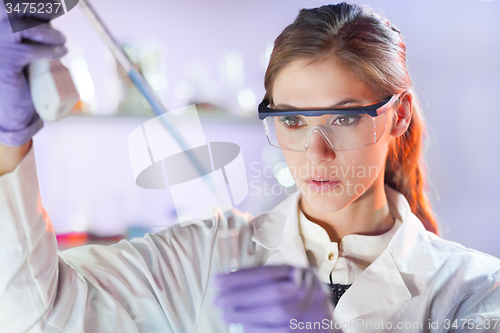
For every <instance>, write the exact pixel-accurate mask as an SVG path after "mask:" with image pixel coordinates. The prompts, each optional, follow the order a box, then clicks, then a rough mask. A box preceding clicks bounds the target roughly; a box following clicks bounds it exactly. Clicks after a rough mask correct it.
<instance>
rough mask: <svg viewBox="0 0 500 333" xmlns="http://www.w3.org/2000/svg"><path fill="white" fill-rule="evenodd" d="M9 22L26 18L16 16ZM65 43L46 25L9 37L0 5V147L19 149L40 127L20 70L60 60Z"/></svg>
mask: <svg viewBox="0 0 500 333" xmlns="http://www.w3.org/2000/svg"><path fill="white" fill-rule="evenodd" d="M27 15H33V14H27ZM13 19H15V20H23V19H26V17H24V16H23V15H22V14H20V15H16V17H15V18H13ZM29 19H32V18H29ZM65 42H66V38H65V37H64V35H63V34H62V33H61V32H59V31H57V30H55V29H53V28H52V27H51V26H50V24H49V23H46V24H42V25H39V26H37V27H34V28H31V29H28V30H24V31H21V32H18V33H12V29H11V26H10V23H9V19H8V17H7V13H6V10H5V8H4V7H3V5H0V143H2V144H4V145H7V146H13V147H16V146H21V145H23V144H25V143H27V142H29V141H30V140H31V138H32V137H33V135H35V134H36V132H38V131H39V130H40V129H41V128H42V127H43V121H42V119H40V117H39V116H38V114H37V113H36V112H35V108H34V106H33V101H32V100H31V94H30V90H29V85H28V80H27V79H26V76H25V75H24V73H23V69H24V67H26V66H27V65H28V64H30V63H31V62H33V61H35V60H39V59H43V58H48V59H57V58H60V57H62V56H64V55H65V54H66V53H67V49H66V48H65V47H64V46H63V44H64V43H65Z"/></svg>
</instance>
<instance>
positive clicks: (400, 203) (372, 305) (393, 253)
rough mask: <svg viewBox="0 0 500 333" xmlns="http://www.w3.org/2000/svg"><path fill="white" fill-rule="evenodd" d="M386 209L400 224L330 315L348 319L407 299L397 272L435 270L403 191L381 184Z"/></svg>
mask: <svg viewBox="0 0 500 333" xmlns="http://www.w3.org/2000/svg"><path fill="white" fill-rule="evenodd" d="M385 191H386V195H387V203H388V206H389V211H390V213H391V215H392V216H393V217H394V218H395V219H399V220H401V221H402V222H403V223H402V225H401V226H400V227H399V229H398V230H397V231H396V233H395V234H394V236H393V237H392V239H391V241H390V242H389V244H388V245H387V248H386V249H385V250H384V252H382V254H381V255H380V256H379V257H378V258H377V259H376V260H375V261H374V262H373V263H372V264H371V265H370V266H368V268H366V270H365V271H364V272H363V273H362V274H361V275H360V276H359V277H358V278H357V279H356V281H355V282H354V283H353V285H352V286H351V287H350V288H349V289H348V290H347V291H346V293H345V294H344V295H343V296H342V298H341V299H340V301H339V303H338V304H337V307H336V308H335V312H334V316H335V320H336V321H338V322H349V320H351V319H355V318H357V317H359V316H361V315H364V314H366V313H370V312H373V311H376V310H380V309H383V308H386V307H389V306H391V305H394V304H398V303H401V302H404V301H406V300H409V299H410V298H411V297H412V296H411V293H410V291H409V290H408V288H407V286H406V284H405V281H404V280H403V277H402V276H401V273H407V274H414V273H417V272H421V271H427V270H434V269H436V266H435V262H434V258H433V256H432V250H431V246H430V242H429V235H428V232H427V231H426V230H425V228H424V226H423V225H422V223H421V222H420V220H419V219H418V218H417V217H416V216H415V215H414V214H413V213H412V212H411V208H410V205H409V204H408V201H407V200H406V198H405V197H404V195H403V194H401V193H399V192H398V191H396V190H394V189H392V188H391V187H389V186H388V185H386V186H385Z"/></svg>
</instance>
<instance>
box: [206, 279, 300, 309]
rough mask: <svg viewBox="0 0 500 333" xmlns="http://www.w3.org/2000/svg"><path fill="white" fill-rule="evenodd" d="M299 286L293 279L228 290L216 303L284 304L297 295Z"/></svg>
mask: <svg viewBox="0 0 500 333" xmlns="http://www.w3.org/2000/svg"><path fill="white" fill-rule="evenodd" d="M298 293H299V288H298V287H297V285H296V284H295V283H294V282H293V281H291V280H281V281H278V282H272V283H266V284H259V285H257V286H255V287H253V288H245V289H231V290H226V291H224V292H223V293H221V294H220V295H219V296H218V297H216V298H215V300H214V304H215V305H217V306H221V307H227V306H233V307H249V306H257V305H270V304H282V303H285V302H290V301H292V300H293V299H295V298H296V297H297V295H298Z"/></svg>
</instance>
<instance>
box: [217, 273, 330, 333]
mask: <svg viewBox="0 0 500 333" xmlns="http://www.w3.org/2000/svg"><path fill="white" fill-rule="evenodd" d="M215 284H216V286H217V287H218V288H220V291H221V292H220V295H219V296H218V297H217V298H216V299H215V300H214V303H215V305H217V306H220V307H223V308H225V309H226V312H225V313H224V315H223V319H224V321H226V322H227V323H241V324H243V326H244V331H245V333H252V332H259V333H262V332H273V333H280V332H296V331H297V330H299V331H300V330H301V329H302V328H303V329H304V330H306V326H302V325H304V324H305V323H307V322H310V323H313V325H314V323H315V322H316V323H319V324H317V326H316V329H313V330H311V329H309V330H307V331H308V332H333V331H334V328H335V325H334V324H333V309H334V306H333V303H332V302H331V294H330V293H331V292H330V290H328V288H327V286H326V284H324V283H322V282H321V281H320V280H319V278H318V275H317V272H316V271H315V270H314V269H313V268H299V267H293V266H288V265H281V266H262V267H256V268H248V269H242V270H238V271H235V272H232V273H229V274H221V275H217V276H216V277H215ZM300 323H302V324H300ZM332 328H333V329H332Z"/></svg>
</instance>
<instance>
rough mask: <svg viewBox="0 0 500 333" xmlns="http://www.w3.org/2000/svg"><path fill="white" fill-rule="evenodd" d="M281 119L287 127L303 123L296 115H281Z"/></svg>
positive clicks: (295, 126)
mask: <svg viewBox="0 0 500 333" xmlns="http://www.w3.org/2000/svg"><path fill="white" fill-rule="evenodd" d="M280 121H281V122H282V123H284V124H285V125H286V126H287V127H290V128H297V127H299V126H300V125H302V124H301V120H300V118H298V117H295V116H285V117H281V119H280Z"/></svg>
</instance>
